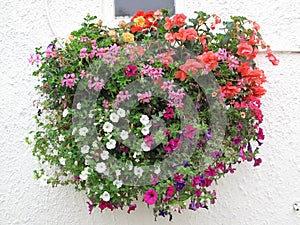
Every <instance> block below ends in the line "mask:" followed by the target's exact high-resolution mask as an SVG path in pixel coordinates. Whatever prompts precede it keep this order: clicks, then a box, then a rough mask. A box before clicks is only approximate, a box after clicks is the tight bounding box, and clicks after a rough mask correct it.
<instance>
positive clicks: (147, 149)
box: [141, 142, 151, 152]
mask: <svg viewBox="0 0 300 225" xmlns="http://www.w3.org/2000/svg"><path fill="white" fill-rule="evenodd" d="M141 148H142V149H143V151H144V152H149V151H150V150H151V148H150V147H149V146H148V145H147V144H146V143H145V142H143V143H142V144H141Z"/></svg>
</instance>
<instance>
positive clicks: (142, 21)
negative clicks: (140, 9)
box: [133, 16, 146, 27]
mask: <svg viewBox="0 0 300 225" xmlns="http://www.w3.org/2000/svg"><path fill="white" fill-rule="evenodd" d="M133 22H135V25H136V26H138V27H143V26H145V24H146V20H145V18H144V17H143V16H139V17H137V18H135V19H134V20H133Z"/></svg>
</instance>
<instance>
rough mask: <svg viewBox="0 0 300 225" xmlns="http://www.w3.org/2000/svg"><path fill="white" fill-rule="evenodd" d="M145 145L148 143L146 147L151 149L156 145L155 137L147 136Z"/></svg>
mask: <svg viewBox="0 0 300 225" xmlns="http://www.w3.org/2000/svg"><path fill="white" fill-rule="evenodd" d="M145 143H146V145H147V146H148V147H151V145H153V144H154V139H153V137H152V136H151V135H147V136H146V137H145Z"/></svg>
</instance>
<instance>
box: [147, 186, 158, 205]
mask: <svg viewBox="0 0 300 225" xmlns="http://www.w3.org/2000/svg"><path fill="white" fill-rule="evenodd" d="M157 199H158V194H157V192H156V191H155V190H153V189H150V190H148V191H146V193H145V196H144V201H145V202H146V203H147V204H149V205H154V204H155V203H156V201H157Z"/></svg>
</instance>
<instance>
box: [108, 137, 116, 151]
mask: <svg viewBox="0 0 300 225" xmlns="http://www.w3.org/2000/svg"><path fill="white" fill-rule="evenodd" d="M116 143H117V142H116V141H115V140H114V139H110V140H109V142H107V143H106V148H107V149H114V148H115V147H116Z"/></svg>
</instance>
